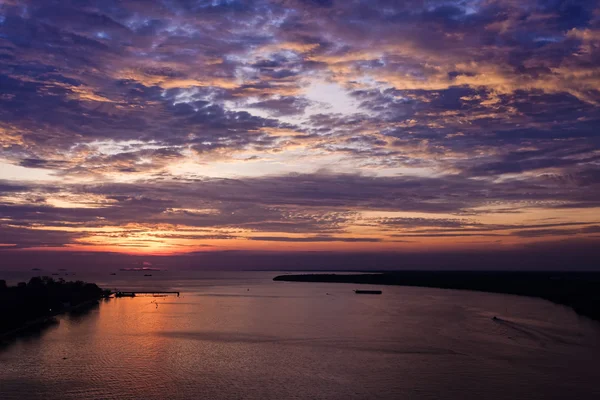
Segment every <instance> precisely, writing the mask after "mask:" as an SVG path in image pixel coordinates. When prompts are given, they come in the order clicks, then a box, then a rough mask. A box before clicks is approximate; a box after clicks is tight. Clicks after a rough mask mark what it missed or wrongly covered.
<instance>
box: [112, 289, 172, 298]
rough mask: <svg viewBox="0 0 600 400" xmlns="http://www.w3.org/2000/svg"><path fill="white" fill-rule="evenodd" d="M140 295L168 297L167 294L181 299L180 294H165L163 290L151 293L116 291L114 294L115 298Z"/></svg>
mask: <svg viewBox="0 0 600 400" xmlns="http://www.w3.org/2000/svg"><path fill="white" fill-rule="evenodd" d="M138 294H158V295H162V294H164V295H167V294H173V295H177V297H179V292H168V291H167V292H165V291H161V290H150V291H138V290H134V291H116V292H114V295H115V297H135V296H137V295H138Z"/></svg>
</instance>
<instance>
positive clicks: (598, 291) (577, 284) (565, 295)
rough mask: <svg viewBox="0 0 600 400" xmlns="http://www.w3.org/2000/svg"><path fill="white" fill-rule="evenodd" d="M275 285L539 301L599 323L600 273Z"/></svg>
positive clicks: (416, 274)
mask: <svg viewBox="0 0 600 400" xmlns="http://www.w3.org/2000/svg"><path fill="white" fill-rule="evenodd" d="M273 280H274V281H287V282H327V283H352V284H368V285H394V286H422V287H433V288H440V289H460V290H473V291H481V292H492V293H503V294H514V295H520V296H529V297H539V298H542V299H545V300H549V301H552V302H554V303H557V304H562V305H565V306H568V307H571V308H572V309H573V310H575V312H577V313H578V314H580V315H584V316H586V317H589V318H592V319H595V320H597V321H600V272H503V271H491V272H475V271H397V272H384V273H369V274H294V275H292V274H289V275H279V276H276V277H275V278H273Z"/></svg>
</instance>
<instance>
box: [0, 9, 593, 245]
mask: <svg viewBox="0 0 600 400" xmlns="http://www.w3.org/2000/svg"><path fill="white" fill-rule="evenodd" d="M598 32H600V20H599V19H598V5H597V3H596V2H595V1H591V0H585V1H579V2H564V1H557V2H536V1H525V2H515V1H512V0H498V1H491V2H490V1H488V2H481V1H476V0H466V1H459V2H454V3H449V2H448V1H445V0H439V1H438V0H433V1H429V0H428V1H424V0H411V1H405V2H398V1H390V0H373V1H358V2H343V1H299V0H298V1H297V0H286V1H268V0H252V1H244V2H197V1H174V0H167V1H150V2H143V3H142V2H139V1H135V0H132V1H122V2H118V3H112V2H106V3H102V2H92V1H87V0H83V1H63V2H60V4H58V5H57V4H47V3H44V2H35V1H27V0H13V1H11V2H8V3H6V4H3V6H2V8H0V71H1V72H0V87H1V88H2V91H1V93H0V148H1V155H0V167H1V168H2V170H1V171H0V179H2V180H1V181H0V223H2V224H3V228H2V229H4V232H6V235H5V236H3V238H2V240H0V243H2V241H7V240H10V237H13V239H12V241H13V242H15V244H17V245H18V246H23V247H28V246H29V247H31V246H34V247H35V246H36V244H37V245H40V246H52V245H55V246H64V245H67V244H74V243H78V244H81V243H86V244H88V245H96V244H97V243H96V242H95V241H94V240H92V239H93V236H94V235H97V237H102V238H104V239H106V240H108V239H110V240H113V239H114V240H116V239H118V235H122V238H123V239H129V240H130V242H129V243H123V245H124V246H125V245H127V246H134V245H135V244H136V243H137V244H144V245H148V246H149V245H150V244H165V243H171V244H173V245H174V243H175V242H176V241H177V245H179V246H187V245H188V243H184V241H186V240H189V241H198V240H206V241H210V240H214V241H218V240H222V241H231V242H236V243H237V242H238V241H242V240H243V239H250V240H248V241H247V242H253V241H256V240H257V239H256V238H258V237H259V235H262V237H263V239H262V240H263V241H267V239H264V238H270V239H272V240H270V241H283V240H287V241H290V240H291V241H296V242H298V245H300V244H301V243H303V242H304V243H312V242H327V241H341V240H344V241H346V242H351V241H352V240H354V239H353V238H355V239H356V241H357V246H358V245H359V244H360V245H361V246H362V245H364V246H367V245H369V243H371V245H373V246H380V245H381V244H382V243H388V242H389V243H391V241H392V240H393V237H397V236H398V235H408V236H410V235H412V236H419V237H423V238H426V237H429V238H434V237H437V238H456V239H447V242H445V243H447V244H449V245H451V244H452V243H453V242H452V240H456V241H458V240H459V239H458V238H460V237H468V236H482V237H486V236H490V237H491V236H503V237H504V236H506V237H509V238H511V239H512V240H514V241H517V240H523V241H533V240H538V239H539V240H549V239H550V238H555V237H556V236H557V235H573V236H576V237H591V236H592V235H594V234H595V232H594V231H593V229H592V227H594V226H596V225H594V224H595V223H596V222H598V221H597V216H594V211H596V209H597V208H600V201H599V200H598V199H599V198H600V178H599V177H600V175H599V172H598V171H600V156H599V153H598V151H599V150H598V149H599V148H600V138H599V136H598V135H597V127H598V126H599V124H600V112H599V107H600V90H599V89H598V88H599V87H600V72H599V71H600V68H599V67H600V65H599V63H600V61H599V60H600V35H599V34H598ZM247 161H252V162H247ZM42 174H43V175H42ZM40 176H43V177H44V179H45V182H46V183H44V184H42V183H40V182H39V181H38V179H39V177H40ZM574 210H578V213H579V214H578V215H576V214H575V211H574ZM500 214H501V215H502V216H503V217H505V218H506V219H507V220H510V222H506V223H498V221H497V218H499V217H498V215H500ZM549 215H551V216H552V217H553V218H557V221H559V222H555V223H556V224H570V223H573V224H577V223H582V224H589V225H557V226H550V225H549V223H548V222H547V221H546V222H544V218H548V216H549ZM61 229H62V230H61ZM101 229H104V230H108V229H114V230H116V231H118V232H117V233H114V232H113V233H106V232H100V230H101ZM119 229H121V230H122V231H119ZM151 229H155V232H154V235H151V234H150V233H151V232H150V233H148V235H149V236H148V237H143V231H144V230H151ZM194 229H209V230H213V231H214V232H202V233H201V234H199V233H198V232H190V230H194ZM363 230H364V231H363ZM116 231H115V232H116ZM10 232H14V234H11V233H10ZM292 234H293V235H295V236H294V237H292V236H291V235H292ZM102 235H104V236H102ZM110 235H115V236H114V237H113V236H110ZM127 235H129V236H127ZM136 235H137V236H136ZM302 235H303V236H302ZM390 235H396V236H390ZM300 236H302V237H300ZM371 239H372V240H371ZM426 240H427V239H423V241H426ZM441 240H442V239H440V240H439V241H437V242H436V243H438V242H440V241H441ZM152 241H155V242H152ZM361 242H363V243H361ZM197 244H198V245H200V244H199V243H197ZM253 245H258V244H257V243H254V244H253Z"/></svg>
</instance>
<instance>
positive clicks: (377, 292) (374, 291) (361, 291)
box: [354, 290, 383, 294]
mask: <svg viewBox="0 0 600 400" xmlns="http://www.w3.org/2000/svg"><path fill="white" fill-rule="evenodd" d="M354 293H356V294H381V293H383V292H382V291H381V290H355V291H354Z"/></svg>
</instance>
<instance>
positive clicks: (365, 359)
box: [0, 272, 600, 400]
mask: <svg viewBox="0 0 600 400" xmlns="http://www.w3.org/2000/svg"><path fill="white" fill-rule="evenodd" d="M152 274H153V276H152V277H146V278H144V277H141V276H140V273H134V272H131V273H119V275H117V276H110V277H109V276H104V275H103V276H95V277H94V276H76V278H81V279H86V280H90V281H95V282H98V283H102V284H103V285H104V286H106V287H111V288H114V287H118V288H120V289H141V288H153V289H154V288H156V289H158V288H161V289H174V290H181V291H182V295H181V297H179V298H177V297H174V296H170V297H137V298H120V299H111V300H109V301H107V302H104V303H102V304H101V305H100V306H99V307H98V308H96V309H93V310H92V311H91V312H89V313H88V314H87V315H84V316H80V317H68V316H64V317H61V321H60V324H59V325H57V326H55V327H52V328H50V329H48V330H46V331H44V332H43V333H42V334H41V335H40V336H39V337H35V338H28V339H21V340H19V341H17V342H16V343H13V344H12V345H10V346H8V347H6V348H4V349H2V350H0V399H19V400H21V399H45V400H50V399H82V398H96V399H140V398H146V399H184V398H190V399H197V398H204V399H236V398H245V399H352V398H355V399H366V398H388V399H440V398H442V399H465V398H485V399H567V398H569V399H597V398H600V368H598V367H597V362H598V360H600V324H599V323H596V322H593V321H590V320H587V319H585V318H582V317H578V316H577V315H576V314H575V313H573V312H572V311H571V310H569V309H568V308H565V307H562V306H557V305H554V304H551V303H549V302H546V301H543V300H539V299H532V298H525V297H517V296H506V295H498V294H489V293H475V292H466V291H453V290H440V289H429V288H413V287H383V288H382V289H383V295H380V296H374V295H355V294H354V293H353V292H352V289H354V288H356V285H344V284H319V283H287V282H273V281H272V280H271V278H272V277H273V276H274V275H276V274H277V273H273V272H253V273H250V272H241V273H240V272H237V273H216V272H215V273H207V272H204V273H197V274H187V275H182V274H179V275H178V274H175V273H168V272H158V273H157V272H152ZM78 275H79V274H78ZM109 279H110V280H109ZM361 288H363V287H361ZM364 288H366V287H364ZM327 293H329V295H327ZM156 304H158V307H157V306H156ZM494 315H497V316H498V317H500V318H501V320H500V321H493V320H492V317H493V316H494ZM64 358H66V359H64Z"/></svg>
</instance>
